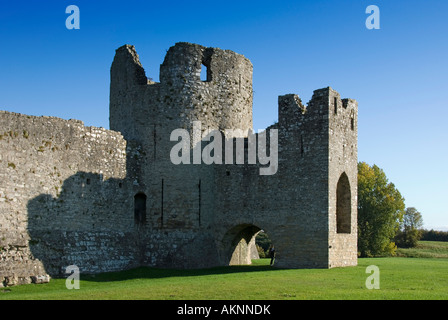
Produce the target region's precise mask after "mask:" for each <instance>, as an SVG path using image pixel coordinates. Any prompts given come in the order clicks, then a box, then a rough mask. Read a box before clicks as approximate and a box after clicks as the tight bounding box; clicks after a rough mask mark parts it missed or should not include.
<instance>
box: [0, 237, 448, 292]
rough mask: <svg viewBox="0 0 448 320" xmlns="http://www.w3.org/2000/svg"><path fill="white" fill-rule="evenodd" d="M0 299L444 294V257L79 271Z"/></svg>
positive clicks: (445, 246) (447, 279)
mask: <svg viewBox="0 0 448 320" xmlns="http://www.w3.org/2000/svg"><path fill="white" fill-rule="evenodd" d="M421 246H422V247H420V250H422V252H421V253H423V252H426V253H424V254H428V251H433V253H434V251H438V252H439V255H442V256H443V255H444V254H447V253H448V243H446V242H445V243H433V242H428V243H426V242H423V241H422V242H421ZM428 246H430V247H432V249H431V248H429V249H428ZM436 247H437V248H436ZM400 250H403V249H400ZM406 250H411V249H406ZM405 254H406V253H403V252H401V253H400V255H405ZM408 254H412V253H411V252H408ZM369 265H376V266H377V267H378V268H379V271H380V278H379V279H380V289H377V290H375V289H372V290H369V289H367V288H366V285H365V282H366V279H367V277H368V276H369V275H370V274H367V273H366V267H367V266H369ZM0 299H46V300H52V299H57V300H59V299H174V300H214V299H226V300H235V299H238V300H283V299H356V300H358V299H418V300H422V299H448V258H446V257H445V256H443V257H441V258H440V257H437V258H435V257H432V258H428V257H425V258H421V257H419V258H409V257H395V258H363V259H359V260H358V266H356V267H347V268H334V269H301V270H291V269H277V268H275V267H270V266H269V259H260V260H254V263H253V265H252V266H229V267H218V268H210V269H201V270H165V269H163V270H162V269H154V268H138V269H134V270H128V271H122V272H116V273H104V274H100V275H96V276H87V275H85V276H83V275H82V274H81V282H80V289H79V290H74V289H73V290H68V289H67V288H66V287H65V279H52V280H51V281H50V283H48V284H41V285H22V286H16V287H8V288H1V289H0Z"/></svg>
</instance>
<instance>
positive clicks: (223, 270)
mask: <svg viewBox="0 0 448 320" xmlns="http://www.w3.org/2000/svg"><path fill="white" fill-rule="evenodd" d="M279 270H282V269H281V268H277V267H271V266H269V263H266V264H259V263H257V264H252V265H241V266H225V267H214V268H206V269H187V270H180V269H159V268H151V267H139V268H135V269H130V270H124V271H117V272H105V273H100V274H95V275H92V274H86V275H81V280H83V281H93V282H110V281H125V280H133V279H159V278H169V277H197V276H207V275H222V274H231V273H245V272H266V271H279Z"/></svg>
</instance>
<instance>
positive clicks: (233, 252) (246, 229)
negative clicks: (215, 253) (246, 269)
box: [221, 223, 262, 265]
mask: <svg viewBox="0 0 448 320" xmlns="http://www.w3.org/2000/svg"><path fill="white" fill-rule="evenodd" d="M260 231H262V229H261V228H260V227H259V226H256V225H253V224H249V223H242V224H238V225H236V226H234V227H232V228H230V229H229V230H228V231H227V232H226V233H225V235H224V237H223V238H222V242H221V249H222V255H221V259H222V264H223V265H250V264H252V259H253V258H254V256H255V255H256V256H258V252H257V248H256V245H255V238H256V236H257V234H258V233H259V232H260Z"/></svg>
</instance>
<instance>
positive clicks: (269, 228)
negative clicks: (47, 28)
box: [0, 43, 357, 286]
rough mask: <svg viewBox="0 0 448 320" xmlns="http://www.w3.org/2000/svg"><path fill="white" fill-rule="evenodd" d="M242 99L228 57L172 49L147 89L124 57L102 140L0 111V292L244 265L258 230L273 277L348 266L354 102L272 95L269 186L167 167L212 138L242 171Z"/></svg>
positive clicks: (245, 101) (204, 168)
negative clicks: (177, 151) (176, 136)
mask: <svg viewBox="0 0 448 320" xmlns="http://www.w3.org/2000/svg"><path fill="white" fill-rule="evenodd" d="M202 68H206V69H207V77H206V79H202V80H201V78H200V74H201V69H202ZM252 98H253V91H252V64H251V62H250V61H249V60H248V59H247V58H245V57H244V56H242V55H240V54H237V53H234V52H232V51H229V50H221V49H218V48H206V47H203V46H200V45H196V44H190V43H177V44H176V45H175V46H173V47H171V48H170V49H169V50H168V52H167V54H166V57H165V60H164V61H163V63H162V65H161V66H160V82H159V83H157V82H153V81H151V80H149V79H148V78H147V76H146V73H145V70H144V69H143V67H142V65H141V64H140V61H139V57H138V55H137V53H136V51H135V48H134V47H133V46H130V45H125V46H122V47H120V48H118V49H117V50H116V54H115V58H114V61H113V63H112V67H111V83H110V130H106V129H103V128H95V127H86V126H84V124H83V123H82V122H81V121H78V120H62V119H58V118H53V117H34V116H27V115H22V114H16V113H11V112H6V111H0V286H7V285H14V284H22V283H31V282H33V283H41V282H47V281H49V278H50V276H53V277H60V276H64V274H65V269H66V267H67V266H69V265H76V266H78V267H79V269H80V272H81V273H99V272H106V271H118V270H124V269H129V268H134V267H138V266H154V267H167V268H205V267H211V266H219V265H229V264H247V263H250V248H251V246H252V245H253V242H254V238H255V235H256V234H257V233H258V232H259V231H260V230H264V231H265V232H266V233H267V234H268V235H269V237H270V238H271V240H272V241H273V243H274V244H275V247H276V251H277V256H276V265H277V266H279V267H286V268H331V267H341V266H353V265H356V264H357V247H356V245H357V102H356V101H355V100H351V99H341V97H340V95H339V93H337V92H336V91H334V90H333V89H332V88H330V87H327V88H323V89H319V90H315V91H314V94H313V97H312V98H311V100H310V101H309V102H308V104H307V105H306V106H305V105H303V104H302V101H301V99H300V98H299V97H298V96H297V95H295V94H286V95H283V96H280V97H279V99H278V112H279V114H278V122H277V123H275V124H274V125H272V126H270V127H269V128H266V132H265V135H266V136H268V139H267V140H268V141H267V143H268V145H267V147H266V148H267V150H269V147H270V139H269V132H271V131H272V129H276V130H278V131H277V132H278V164H277V167H275V170H276V171H275V174H273V175H261V174H260V168H263V167H266V165H263V164H260V163H259V162H257V163H256V164H250V163H248V161H245V162H244V163H243V164H216V163H215V164H205V163H200V164H193V159H192V161H191V162H190V163H191V164H182V163H181V164H173V163H172V161H171V159H170V152H171V150H172V148H173V146H174V145H175V144H176V143H178V142H177V141H172V139H171V133H172V132H173V130H175V129H178V128H181V129H185V130H187V132H189V133H190V135H191V136H192V137H194V135H196V137H195V138H196V139H194V138H193V139H192V140H191V141H190V148H191V151H192V152H191V156H192V155H193V154H194V153H195V152H202V150H204V148H205V147H206V146H207V144H208V143H209V142H208V141H211V140H207V139H202V141H201V138H202V135H204V136H205V134H206V133H207V132H209V131H210V130H217V131H216V132H219V133H220V134H222V138H223V141H224V142H229V141H230V140H231V143H232V144H234V145H235V148H236V146H237V145H242V146H243V150H244V153H245V155H246V158H245V159H247V157H248V153H249V148H250V147H249V145H250V139H249V136H248V135H249V134H250V131H248V130H251V129H252ZM194 121H200V123H201V128H200V130H201V131H200V133H201V134H200V136H199V137H198V132H197V131H195V130H194V126H193V122H194ZM196 123H197V122H196ZM228 129H241V133H242V134H241V135H240V136H229V135H227V134H226V130H228ZM261 135H262V134H261V133H258V134H255V135H253V136H252V137H255V139H260V137H261ZM195 141H196V142H195ZM223 148H224V147H223ZM235 150H236V149H235ZM223 152H224V150H223ZM223 154H224V153H223ZM233 157H235V155H233ZM235 162H236V161H234V162H233V163H235Z"/></svg>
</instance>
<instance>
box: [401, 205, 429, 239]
mask: <svg viewBox="0 0 448 320" xmlns="http://www.w3.org/2000/svg"><path fill="white" fill-rule="evenodd" d="M422 227H423V218H422V214H421V213H420V212H418V211H417V209H415V208H414V207H409V208H406V211H405V213H404V215H403V221H402V222H401V223H400V228H399V230H398V232H397V235H396V236H395V241H396V243H397V245H398V246H399V247H405V248H412V247H415V246H417V243H418V241H419V240H420V239H421V237H422V231H421V228H422Z"/></svg>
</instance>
